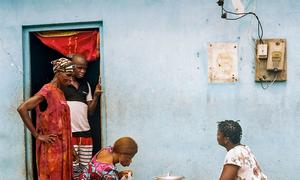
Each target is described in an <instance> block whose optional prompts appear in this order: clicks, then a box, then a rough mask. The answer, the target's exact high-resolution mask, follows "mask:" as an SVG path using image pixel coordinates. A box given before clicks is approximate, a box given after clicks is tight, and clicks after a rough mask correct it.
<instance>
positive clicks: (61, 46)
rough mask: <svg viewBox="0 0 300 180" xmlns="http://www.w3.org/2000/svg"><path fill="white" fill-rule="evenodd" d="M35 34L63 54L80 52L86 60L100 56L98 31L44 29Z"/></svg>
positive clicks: (97, 58)
mask: <svg viewBox="0 0 300 180" xmlns="http://www.w3.org/2000/svg"><path fill="white" fill-rule="evenodd" d="M35 35H36V36H37V37H38V38H39V39H40V40H41V41H42V42H43V43H44V44H45V45H46V46H48V47H50V48H52V49H55V50H56V51H58V52H60V53H61V54H63V55H64V56H68V55H70V54H81V55H83V56H84V57H85V58H86V60H87V61H96V60H99V57H100V34H99V31H96V30H94V31H44V32H39V33H35Z"/></svg>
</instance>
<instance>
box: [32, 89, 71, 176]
mask: <svg viewBox="0 0 300 180" xmlns="http://www.w3.org/2000/svg"><path fill="white" fill-rule="evenodd" d="M37 94H38V95H42V96H43V97H44V98H45V99H46V100H47V109H46V110H45V111H41V110H40V108H39V106H38V107H37V108H36V112H37V119H36V129H37V132H38V133H39V134H55V135H57V139H56V140H55V142H54V143H52V144H45V143H43V142H41V141H39V140H36V159H37V170H38V179H40V180H68V179H71V178H72V144H71V138H72V134H71V123H70V110H69V106H68V105H67V102H66V99H65V97H64V94H63V92H62V91H61V90H60V89H58V88H57V87H55V86H53V85H52V84H50V83H49V84H46V85H44V86H43V87H42V89H41V90H40V91H39V92H38V93H37Z"/></svg>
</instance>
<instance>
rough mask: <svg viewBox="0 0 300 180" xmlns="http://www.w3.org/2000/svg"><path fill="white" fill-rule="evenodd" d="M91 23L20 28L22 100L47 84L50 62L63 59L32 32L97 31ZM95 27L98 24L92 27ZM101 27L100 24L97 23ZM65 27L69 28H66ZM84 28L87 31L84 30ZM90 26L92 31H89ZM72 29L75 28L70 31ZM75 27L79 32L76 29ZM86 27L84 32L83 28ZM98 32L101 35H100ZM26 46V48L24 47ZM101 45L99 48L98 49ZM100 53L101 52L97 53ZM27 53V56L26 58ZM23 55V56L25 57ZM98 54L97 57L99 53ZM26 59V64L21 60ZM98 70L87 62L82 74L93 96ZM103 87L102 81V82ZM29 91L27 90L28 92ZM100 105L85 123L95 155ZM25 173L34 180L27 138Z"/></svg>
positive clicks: (98, 143) (30, 139)
mask: <svg viewBox="0 0 300 180" xmlns="http://www.w3.org/2000/svg"><path fill="white" fill-rule="evenodd" d="M94 24H95V23H91V24H88V26H87V24H86V23H83V25H82V27H81V26H80V25H77V24H76V25H71V26H70V24H68V25H62V26H58V25H55V26H51V25H50V26H49V27H48V28H47V27H45V26H35V27H24V28H23V35H24V36H23V38H24V39H23V44H24V50H23V55H24V72H25V74H24V96H25V99H28V97H31V96H33V95H34V94H35V93H37V92H38V91H39V90H40V88H41V87H42V86H43V85H44V84H46V83H48V82H50V81H51V79H52V78H53V76H54V74H53V71H52V65H51V63H50V62H51V61H52V60H54V59H58V58H60V57H65V56H64V55H62V54H61V53H59V52H58V51H56V50H54V49H52V48H50V47H48V46H46V45H45V44H43V43H42V42H41V41H40V40H39V39H38V38H37V37H36V35H35V33H36V32H41V31H44V30H45V31H49V30H50V31H52V30H53V31H55V30H62V29H63V30H72V31H73V30H76V31H86V30H97V31H100V27H101V26H96V27H95V25H94ZM96 24H98V23H96ZM100 24H101V23H100ZM68 26H70V27H69V28H68ZM86 26H87V27H86ZM90 26H92V27H90ZM73 27H75V28H73ZM78 27H79V28H78ZM85 27H86V28H85ZM100 32H101V31H100ZM26 44H27V46H26ZM101 47H102V45H101V46H100V49H101ZM100 52H101V51H100ZM26 53H27V54H26ZM25 54H26V55H25ZM100 54H101V53H100ZM26 59H27V62H25V60H26ZM28 61H29V63H28ZM100 74H101V70H100V59H99V60H96V61H91V62H89V63H88V69H87V73H86V79H87V81H88V82H89V83H90V85H91V90H92V92H94V89H95V86H96V84H97V83H98V78H99V75H100ZM102 84H103V81H102ZM28 89H29V90H28ZM101 109H103V108H102V107H101V102H98V107H97V108H96V110H95V113H94V114H93V115H92V116H89V123H90V126H91V131H92V137H93V154H95V153H96V152H97V151H98V150H99V149H100V148H101V143H102V142H101V139H102V138H101V134H102V133H101V129H102V128H101ZM31 115H32V120H33V123H34V124H35V118H36V114H35V111H32V114H31ZM26 161H27V162H26V169H27V178H28V179H37V169H36V156H35V138H33V137H31V135H30V134H29V135H28V134H27V137H26Z"/></svg>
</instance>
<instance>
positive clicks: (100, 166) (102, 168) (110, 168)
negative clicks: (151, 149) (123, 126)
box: [79, 137, 138, 180]
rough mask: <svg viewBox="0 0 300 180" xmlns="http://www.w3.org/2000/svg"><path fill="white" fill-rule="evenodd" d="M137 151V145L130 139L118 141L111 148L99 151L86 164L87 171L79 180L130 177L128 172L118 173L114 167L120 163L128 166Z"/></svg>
mask: <svg viewBox="0 0 300 180" xmlns="http://www.w3.org/2000/svg"><path fill="white" fill-rule="evenodd" d="M137 151H138V145H137V143H136V142H135V141H134V140H133V139H132V138H130V137H122V138H120V139H118V140H117V141H116V142H115V143H114V145H113V147H111V146H109V147H105V148H103V149H101V150H100V151H99V152H98V153H97V154H96V155H95V156H94V157H93V158H92V160H91V162H90V163H89V164H88V166H87V169H85V170H84V172H83V173H82V174H81V175H80V177H79V179H80V180H119V179H121V180H122V179H127V178H128V177H130V176H131V174H132V172H131V171H130V170H127V171H121V172H118V171H117V168H116V167H115V165H116V164H118V163H120V164H121V165H122V166H129V165H130V163H131V161H132V158H133V157H134V155H135V154H136V153H137Z"/></svg>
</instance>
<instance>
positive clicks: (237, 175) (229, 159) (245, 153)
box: [217, 120, 267, 180]
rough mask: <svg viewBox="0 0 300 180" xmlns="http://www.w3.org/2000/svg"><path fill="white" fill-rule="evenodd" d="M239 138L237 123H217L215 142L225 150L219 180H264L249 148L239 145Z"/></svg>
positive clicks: (227, 121) (240, 132)
mask: <svg viewBox="0 0 300 180" xmlns="http://www.w3.org/2000/svg"><path fill="white" fill-rule="evenodd" d="M241 138H242V128H241V126H240V125H239V123H238V122H237V121H233V120H225V121H221V122H218V133H217V140H218V143H219V144H220V145H221V146H223V147H225V148H226V150H227V154H226V157H225V161H224V166H223V170H222V173H221V176H220V180H235V179H238V180H266V179H267V177H266V176H265V175H264V174H263V173H262V170H261V169H260V167H259V165H258V162H257V160H256V158H255V156H254V154H253V153H252V151H251V150H250V148H249V147H248V146H246V145H243V144H241V143H240V141H241Z"/></svg>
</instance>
